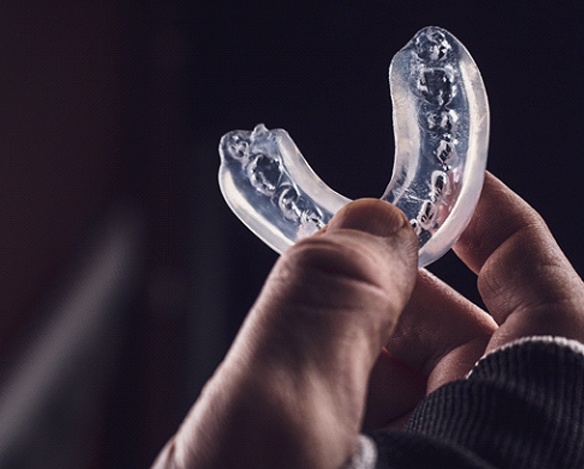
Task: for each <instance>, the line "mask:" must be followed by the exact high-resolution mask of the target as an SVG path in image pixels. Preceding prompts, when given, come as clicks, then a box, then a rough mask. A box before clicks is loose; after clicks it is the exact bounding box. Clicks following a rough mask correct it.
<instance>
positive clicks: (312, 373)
mask: <svg viewBox="0 0 584 469" xmlns="http://www.w3.org/2000/svg"><path fill="white" fill-rule="evenodd" d="M417 251H418V240H417V238H416V236H415V234H414V232H413V230H412V228H411V227H410V225H409V222H408V220H407V219H406V218H405V216H404V215H403V214H402V213H401V212H400V211H399V210H398V209H396V208H395V207H393V206H391V205H390V204H388V203H386V202H382V201H379V200H360V201H357V202H354V203H352V204H350V205H348V206H346V207H345V208H343V209H342V210H340V211H339V213H337V215H336V216H335V217H334V218H333V220H331V222H330V223H329V225H328V226H327V227H326V228H325V229H324V230H322V231H321V232H319V233H318V234H316V235H315V236H312V237H310V238H308V239H305V240H303V241H301V242H299V243H297V244H296V245H294V246H293V247H292V248H290V249H289V250H288V251H287V252H286V253H284V255H283V256H281V257H280V259H279V260H278V262H277V263H276V265H275V266H274V269H273V270H272V272H271V274H270V276H269V278H268V280H267V281H266V284H265V286H264V288H263V290H262V292H261V294H260V296H259V298H258V300H257V302H256V304H255V305H254V306H253V308H252V310H251V311H250V313H249V315H248V317H247V318H246V321H245V322H244V325H243V326H242V328H241V330H240V332H239V334H238V336H237V338H236V340H235V342H234V344H233V346H232V347H231V350H230V351H229V353H228V355H227V356H226V358H225V360H224V361H223V363H222V364H221V365H220V367H219V369H218V370H217V371H216V373H215V375H214V376H213V377H212V378H211V380H210V381H209V382H208V384H207V385H206V386H205V388H204V390H203V393H202V395H201V396H200V398H199V399H198V401H197V403H196V404H195V406H194V407H193V409H192V410H191V413H190V415H189V416H188V417H187V418H186V420H185V422H184V423H183V426H182V428H181V429H180V430H179V432H178V433H177V434H176V435H175V437H174V438H173V439H172V440H171V442H170V443H169V445H167V447H166V448H165V450H164V451H163V453H162V454H161V456H160V458H159V460H158V462H157V465H156V467H181V468H182V467H197V468H206V467H214V468H217V467H229V468H234V467H242V468H243V467H245V468H248V467H258V468H259V467H269V468H273V467H278V468H284V467H310V468H321V467H322V468H324V467H331V468H332V467H336V468H338V467H340V466H341V465H342V464H343V463H345V462H346V461H347V460H349V459H350V457H351V455H352V453H353V450H354V447H355V443H356V439H357V435H358V432H359V429H360V426H361V422H362V418H363V412H364V408H365V398H366V392H367V381H368V377H369V373H370V370H371V368H372V366H373V363H374V362H375V360H376V358H377V356H378V354H379V351H380V350H381V348H382V347H383V345H384V344H385V343H387V341H388V340H389V338H390V335H391V333H392V330H393V328H394V327H395V325H396V323H397V320H398V317H399V314H400V313H401V311H402V310H403V308H404V306H405V304H406V302H407V301H408V299H409V296H410V293H411V291H412V288H413V286H414V282H415V278H416V273H417Z"/></svg>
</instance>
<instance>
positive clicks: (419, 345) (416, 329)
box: [365, 173, 584, 428]
mask: <svg viewBox="0 0 584 469" xmlns="http://www.w3.org/2000/svg"><path fill="white" fill-rule="evenodd" d="M454 251H455V252H456V254H457V255H458V257H460V258H461V259H462V260H463V262H464V263H465V264H466V265H467V266H468V267H469V268H470V269H471V270H472V271H473V272H474V273H476V274H477V275H478V288H479V292H480V294H481V297H482V299H483V301H484V303H485V305H486V307H487V309H488V311H489V313H490V314H487V313H485V312H484V311H483V310H481V309H480V308H478V307H477V306H476V305H474V304H473V303H471V302H470V301H468V300H467V299H465V298H463V297H462V296H461V295H459V294H458V293H457V292H455V291H454V290H453V289H451V288H450V287H449V286H447V285H445V284H444V283H443V282H441V281H440V280H439V279H437V278H436V277H434V276H433V275H431V274H430V273H428V272H427V271H424V270H420V272H419V274H418V280H417V283H416V287H415V290H414V292H413V294H412V298H411V300H410V302H409V304H408V306H407V307H406V308H405V310H404V312H403V313H402V315H401V316H400V320H399V323H398V325H397V327H396V329H395V330H394V333H393V335H392V337H391V339H390V340H389V342H388V344H387V347H386V350H385V351H384V352H383V353H382V354H381V356H380V358H379V360H378V362H377V364H376V366H375V368H374V370H373V373H372V376H371V385H370V391H369V393H370V395H369V406H368V412H367V418H366V420H365V422H366V425H367V426H368V427H370V428H379V427H383V426H390V427H393V428H399V427H400V426H401V425H402V424H403V423H404V421H405V420H406V419H407V416H408V415H409V413H410V411H411V410H412V409H413V407H415V405H416V404H417V403H418V401H419V400H420V398H421V397H423V396H424V395H425V394H429V393H430V392H432V391H433V390H435V389H437V388H438V387H440V386H441V385H443V384H445V383H448V382H450V381H453V380H455V379H459V378H463V377H464V376H465V375H466V374H467V373H468V372H469V371H470V370H471V368H472V366H473V365H474V363H475V362H476V361H477V360H478V359H479V358H480V357H481V356H482V355H483V354H484V353H485V352H488V351H491V350H493V349H495V348H497V347H500V346H502V345H505V344H507V343H509V342H511V341H513V340H516V339H519V338H522V337H530V336H536V335H554V336H561V337H567V338H572V339H576V340H579V341H581V342H584V314H583V313H582V305H583V304H584V286H583V284H582V280H581V279H580V277H579V276H578V275H577V273H576V272H575V271H574V269H573V268H572V266H571V265H570V263H569V261H568V260H567V259H566V257H565V256H564V254H563V253H562V251H561V250H560V248H559V247H558V245H557V244H556V242H555V241H554V239H553V237H552V235H551V233H550V232H549V230H548V228H547V226H546V225H545V223H544V221H543V220H542V218H541V216H539V214H537V212H535V210H534V209H533V208H531V207H530V206H529V205H528V204H527V203H525V202H524V201H523V200H521V198H519V197H518V196H517V195H516V194H515V193H513V192H512V191H511V190H510V189H509V188H508V187H506V186H505V185H504V184H503V183H502V182H501V181H499V180H498V179H496V178H495V177H494V176H493V175H491V174H489V173H488V174H487V176H486V179H485V185H484V189H483V193H482V195H481V199H480V201H479V204H478V206H477V209H476V211H475V214H474V217H473V219H472V220H471V222H470V224H469V226H468V228H467V229H466V230H465V232H464V233H463V235H462V236H461V238H460V239H459V241H458V242H457V243H456V244H455V246H454Z"/></svg>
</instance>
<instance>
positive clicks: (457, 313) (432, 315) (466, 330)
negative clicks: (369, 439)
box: [365, 269, 497, 428]
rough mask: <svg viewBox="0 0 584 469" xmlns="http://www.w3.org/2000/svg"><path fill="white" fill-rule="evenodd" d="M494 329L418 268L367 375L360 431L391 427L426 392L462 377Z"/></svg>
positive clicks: (481, 313)
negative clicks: (382, 349) (383, 349)
mask: <svg viewBox="0 0 584 469" xmlns="http://www.w3.org/2000/svg"><path fill="white" fill-rule="evenodd" d="M496 328H497V324H496V323H495V321H494V320H493V318H492V317H491V316H490V315H489V314H488V313H486V312H485V311H483V310H482V309H481V308H479V307H478V306H476V305H475V304H474V303H472V302H471V301H469V300H468V299H467V298H465V297H464V296H462V295H461V294H459V293H458V292H457V291H455V290H454V289H452V288H451V287H450V286H449V285H447V284H446V283H444V282H443V281H442V280H440V279H439V278H437V277H436V276H434V275H433V274H431V273H430V272H428V271H427V270H425V269H421V270H420V271H419V272H418V278H417V280H416V285H415V287H414V291H413V293H412V295H411V297H410V301H409V302H408V304H407V306H406V307H405V309H404V311H403V312H402V314H401V316H400V318H399V320H398V324H397V326H396V328H395V330H394V332H393V334H392V337H391V338H390V340H389V342H388V343H387V345H386V349H387V353H385V354H381V356H380V357H379V359H378V361H377V363H376V364H375V367H374V368H373V371H372V373H371V378H370V385H369V397H368V404H367V410H366V414H365V415H366V418H365V425H366V427H367V428H380V427H387V426H388V425H391V426H392V427H394V425H393V422H394V421H396V419H398V418H399V417H400V416H401V415H404V414H407V413H408V412H409V411H411V410H412V409H413V408H414V407H415V406H416V405H417V403H418V402H419V401H420V400H421V398H422V397H424V396H425V395H426V394H428V393H430V392H432V391H433V390H435V389H437V388H438V387H440V386H442V385H443V384H446V383H448V382H450V381H454V380H456V379H461V378H463V377H464V376H465V375H466V374H467V373H468V372H469V371H470V370H471V368H472V367H473V365H474V364H475V363H476V361H477V360H478V359H479V358H480V357H481V356H482V355H483V353H484V351H485V347H486V344H487V343H488V341H489V339H490V338H491V335H492V334H493V332H494V331H495V330H496ZM395 428H397V427H395Z"/></svg>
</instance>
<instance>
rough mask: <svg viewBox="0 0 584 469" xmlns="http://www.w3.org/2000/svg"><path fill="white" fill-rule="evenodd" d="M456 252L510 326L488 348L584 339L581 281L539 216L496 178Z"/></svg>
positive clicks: (490, 177) (498, 317)
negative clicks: (519, 341)
mask: <svg viewBox="0 0 584 469" xmlns="http://www.w3.org/2000/svg"><path fill="white" fill-rule="evenodd" d="M454 250H455V252H456V254H457V255H458V256H459V257H460V258H461V259H462V260H463V261H464V262H465V263H466V264H467V265H468V266H469V267H470V268H471V269H472V270H473V271H474V272H476V273H478V275H479V278H478V288H479V292H480V294H481V296H482V298H483V301H484V303H485V305H486V306H487V309H488V310H489V311H490V312H491V314H492V315H493V317H494V318H495V319H496V321H497V322H498V323H499V324H500V325H503V324H505V325H506V326H507V327H504V328H500V330H499V331H498V333H497V335H496V337H495V339H496V340H495V341H494V342H493V343H492V344H491V345H490V346H489V347H492V346H497V345H499V344H502V343H506V342H508V341H510V340H514V339H516V338H520V337H524V336H529V335H540V334H546V335H547V334H551V335H561V336H567V337H572V338H577V339H579V340H582V339H584V332H583V331H584V319H583V318H582V315H581V314H580V308H581V306H580V305H581V304H582V301H583V300H584V288H583V286H582V281H581V280H580V278H579V277H578V275H577V274H576V272H575V271H574V269H573V268H572V266H571V265H570V263H569V261H568V260H567V259H566V257H565V256H564V254H563V253H562V251H561V249H560V248H559V246H558V245H557V243H556V242H555V240H554V238H553V236H552V235H551V233H550V232H549V230H548V228H547V226H546V224H545V222H544V221H543V219H542V218H541V216H540V215H539V214H538V213H537V212H536V211H535V210H534V209H533V208H531V207H530V206H529V205H528V204H527V203H526V202H525V201H523V200H522V199H521V198H520V197H519V196H518V195H517V194H515V193H514V192H512V191H511V190H510V189H509V188H508V187H506V186H505V185H504V184H503V183H502V182H501V181H499V180H498V179H497V178H495V177H494V176H493V175H491V174H487V177H486V179H485V185H484V188H483V193H482V195H481V199H480V201H479V203H478V205H477V209H476V211H475V214H474V216H473V219H472V220H471V222H470V224H469V226H468V228H467V229H466V230H465V232H464V233H463V235H462V236H461V238H460V239H459V241H458V242H457V243H456V244H455V246H454Z"/></svg>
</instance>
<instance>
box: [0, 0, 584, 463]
mask: <svg viewBox="0 0 584 469" xmlns="http://www.w3.org/2000/svg"><path fill="white" fill-rule="evenodd" d="M525 5H526V4H521V2H474V1H453V2H429V1H418V2H409V1H408V2H406V1H403V2H399V1H395V2H389V1H366V2H364V1H358V2H357V1H352V2H348V1H335V2H332V1H331V2H328V1H319V2H317V1H314V2H305V1H282V0H279V1H272V2H246V1H219V0H217V1H192V2H180V1H176V0H175V1H173V0H169V1H155V0H145V1H138V0H124V1H113V0H93V1H91V0H81V1H50V0H46V1H45V0H37V1H16V0H14V1H11V0H4V1H2V2H0V274H1V277H0V467H7V468H11V467H34V468H36V467H43V468H53V467H54V468H57V467H58V468H69V467H71V468H77V467H88V468H93V467H95V468H98V467H114V468H118V467H119V468H126V467H145V466H148V465H149V464H150V463H151V462H152V460H153V459H154V458H155V456H156V454H157V452H158V451H159V450H160V448H161V447H162V446H163V444H164V443H165V441H166V440H167V439H168V438H169V437H170V436H171V435H172V433H173V432H174V431H175V429H176V428H177V426H178V425H179V424H180V422H181V420H182V418H183V416H184V415H185V413H186V412H187V410H188V408H189V407H190V406H191V404H192V403H193V402H194V401H195V399H196V397H197V395H198V393H199V391H200V388H201V386H202V385H203V383H204V382H205V381H206V380H207V379H208V377H209V376H210V374H211V373H212V372H213V370H214V368H215V367H216V365H217V364H218V363H219V361H220V360H221V358H222V356H223V354H224V353H225V351H226V349H227V347H228V346H229V344H230V342H231V340H232V339H233V336H234V334H235V333H236V331H237V329H238V327H239V325H240V323H241V321H242V319H243V317H244V316H245V314H246V312H247V310H248V308H249V307H250V306H251V304H252V302H253V300H254V298H255V296H256V295H257V293H258V291H259V289H260V287H261V285H262V282H263V279H264V278H265V276H266V275H267V273H268V271H269V269H270V267H271V265H272V264H273V262H274V261H275V260H276V258H277V255H276V254H275V253H274V252H272V251H271V250H270V249H269V248H267V247H266V246H265V245H264V244H263V243H262V242H260V241H259V240H258V239H257V238H255V236H254V235H252V234H251V233H250V232H248V231H247V229H246V228H245V227H244V226H243V225H241V224H240V223H239V221H238V220H237V219H236V218H235V216H234V215H232V213H231V212H230V211H229V209H228V208H227V206H226V205H225V203H224V202H223V199H222V197H221V194H220V192H219V189H218V185H217V182H216V180H217V177H216V174H217V169H218V164H219V158H218V155H217V150H216V148H217V144H218V141H219V138H220V137H221V135H223V134H224V133H226V132H228V131H229V130H232V129H237V128H240V129H252V128H253V127H254V126H255V125H256V124H257V123H260V122H263V123H265V124H266V125H267V126H268V127H269V128H274V127H281V128H284V129H286V130H288V132H289V133H290V134H291V136H292V137H293V139H294V140H295V142H296V143H297V145H298V146H299V148H300V149H301V151H302V152H303V154H304V155H305V157H306V158H307V159H308V161H309V162H310V164H311V165H312V167H313V168H314V169H315V171H316V172H317V174H319V175H320V176H321V177H322V178H323V179H324V180H325V181H326V182H327V183H328V184H329V185H330V186H331V187H333V188H334V189H335V190H337V191H339V192H341V193H343V194H344V195H346V196H348V197H351V198H358V197H363V196H379V195H380V194H381V193H382V192H383V190H384V188H385V185H386V184H387V182H388V180H389V177H390V173H391V168H392V165H393V156H392V155H393V134H392V127H391V107H390V101H389V92H388V84H387V68H388V65H389V61H390V59H391V57H392V55H393V54H394V53H395V52H396V51H397V50H399V49H400V48H401V47H402V46H403V45H405V43H406V42H407V41H408V40H409V39H410V38H411V37H412V36H413V35H414V33H415V32H416V31H417V30H418V29H420V28H421V27H424V26H427V25H430V24H435V25H439V26H442V27H445V28H447V29H449V30H450V31H451V32H452V33H453V34H455V35H456V36H457V37H458V38H459V39H460V40H461V41H462V42H463V43H464V44H465V45H466V46H467V48H468V49H469V50H470V51H471V53H472V55H473V56H474V58H475V60H476V62H477V64H478V66H479V68H480V69H481V71H482V74H483V78H484V81H485V83H486V86H487V90H488V93H489V98H490V105H491V143H490V156H489V158H490V159H489V163H488V167H489V169H490V170H491V171H492V172H493V173H495V174H496V175H497V176H499V177H500V178H502V179H503V180H504V181H505V182H506V183H507V184H508V185H510V186H511V187H512V188H513V189H514V190H515V191H517V192H518V193H519V194H520V195H521V196H523V197H524V198H525V199H527V200H528V201H529V202H530V203H531V204H532V205H533V206H535V208H536V209H537V210H539V211H540V212H541V213H542V214H543V216H544V217H545V218H546V220H547V221H548V224H549V225H550V226H551V228H552V231H553V232H554V234H555V235H556V237H557V239H558V242H559V243H560V245H561V246H562V247H563V249H564V250H565V252H566V253H567V255H568V257H569V258H570V259H571V260H572V262H573V263H574V265H575V267H576V269H577V270H578V271H579V272H580V273H581V274H582V273H583V272H584V250H583V248H582V239H583V234H584V214H583V213H582V209H581V207H580V205H581V204H583V201H584V188H583V184H582V181H583V180H584V176H583V169H584V166H583V163H582V161H583V159H584V150H583V144H582V133H583V130H582V129H584V111H583V109H584V86H583V85H582V80H583V76H584V73H583V72H584V66H583V65H582V58H581V56H582V50H584V36H583V35H582V32H581V26H582V20H583V19H584V18H583V14H582V13H581V8H580V7H579V6H577V3H568V2H566V3H562V4H559V3H552V2H547V4H546V3H541V2H536V3H534V2H532V3H530V4H529V5H528V6H525ZM496 216H497V214H496V213H493V218H494V219H495V217H496ZM580 217H583V220H581V219H580ZM431 270H433V271H434V272H436V273H437V274H438V275H440V276H442V277H443V278H444V279H445V280H446V281H447V282H448V283H450V284H451V285H453V286H455V287H456V288H458V289H460V290H461V291H462V292H463V293H464V294H465V295H467V296H468V297H469V298H471V299H473V300H475V301H480V300H479V299H478V295H477V293H476V288H475V278H474V277H473V275H472V274H469V273H468V272H467V271H466V270H465V268H464V267H463V266H462V265H461V264H460V263H459V262H458V260H457V259H456V258H455V256H454V255H452V254H451V253H450V254H448V255H447V256H445V257H444V258H443V259H441V260H440V261H439V262H437V263H436V264H435V265H433V266H432V267H431Z"/></svg>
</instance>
